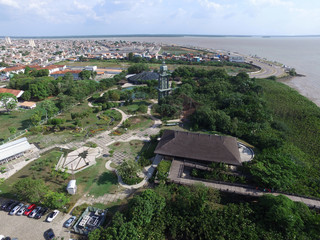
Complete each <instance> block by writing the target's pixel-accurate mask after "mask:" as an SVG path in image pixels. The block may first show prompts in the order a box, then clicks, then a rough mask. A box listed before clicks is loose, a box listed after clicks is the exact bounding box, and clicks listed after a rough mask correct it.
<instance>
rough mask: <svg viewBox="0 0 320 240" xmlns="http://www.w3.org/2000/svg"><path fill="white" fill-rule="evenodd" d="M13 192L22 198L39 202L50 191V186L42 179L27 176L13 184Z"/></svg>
mask: <svg viewBox="0 0 320 240" xmlns="http://www.w3.org/2000/svg"><path fill="white" fill-rule="evenodd" d="M13 193H14V194H16V195H17V197H18V198H19V199H20V200H25V201H27V202H31V203H39V202H41V201H42V200H43V199H44V198H45V196H46V194H47V193H48V187H47V186H46V185H45V183H44V181H43V180H41V179H32V178H30V177H27V178H23V179H20V180H18V181H17V182H16V183H15V184H14V185H13Z"/></svg>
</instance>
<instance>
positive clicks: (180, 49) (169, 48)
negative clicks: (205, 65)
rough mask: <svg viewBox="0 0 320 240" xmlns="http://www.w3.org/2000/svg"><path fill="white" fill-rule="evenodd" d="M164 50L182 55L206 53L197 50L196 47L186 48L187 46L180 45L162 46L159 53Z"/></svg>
mask: <svg viewBox="0 0 320 240" xmlns="http://www.w3.org/2000/svg"><path fill="white" fill-rule="evenodd" d="M164 52H166V53H171V54H174V55H182V54H188V53H191V54H195V55H198V54H205V53H206V52H204V51H201V50H196V49H192V48H186V47H179V46H162V47H161V50H160V52H159V54H162V53H164Z"/></svg>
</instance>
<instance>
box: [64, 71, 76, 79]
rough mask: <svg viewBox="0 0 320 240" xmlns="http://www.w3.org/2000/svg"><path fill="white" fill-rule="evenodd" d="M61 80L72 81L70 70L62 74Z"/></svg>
mask: <svg viewBox="0 0 320 240" xmlns="http://www.w3.org/2000/svg"><path fill="white" fill-rule="evenodd" d="M62 80H63V81H73V80H74V78H73V74H72V73H71V72H66V73H65V74H64V76H63V77H62Z"/></svg>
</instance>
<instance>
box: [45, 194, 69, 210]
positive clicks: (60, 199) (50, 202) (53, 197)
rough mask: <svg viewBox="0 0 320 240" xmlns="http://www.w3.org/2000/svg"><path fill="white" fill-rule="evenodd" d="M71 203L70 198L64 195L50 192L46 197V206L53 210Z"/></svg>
mask: <svg viewBox="0 0 320 240" xmlns="http://www.w3.org/2000/svg"><path fill="white" fill-rule="evenodd" d="M69 202H70V198H69V197H67V196H66V195H65V194H64V193H57V192H53V191H48V192H47V194H46V195H45V196H44V205H45V206H47V207H48V208H51V209H55V208H62V207H64V206H65V205H66V204H67V203H69Z"/></svg>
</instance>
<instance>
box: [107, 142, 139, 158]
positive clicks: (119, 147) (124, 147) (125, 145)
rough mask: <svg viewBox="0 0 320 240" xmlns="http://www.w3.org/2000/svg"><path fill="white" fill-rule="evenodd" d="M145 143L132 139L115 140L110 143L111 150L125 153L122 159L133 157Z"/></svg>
mask: <svg viewBox="0 0 320 240" xmlns="http://www.w3.org/2000/svg"><path fill="white" fill-rule="evenodd" d="M144 145H145V143H144V142H143V141H139V140H133V141H131V142H116V143H114V144H112V145H110V149H111V151H114V152H121V153H123V154H124V155H125V158H124V160H130V159H135V158H136V157H137V156H138V155H139V153H140V152H141V150H142V149H143V147H144Z"/></svg>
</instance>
